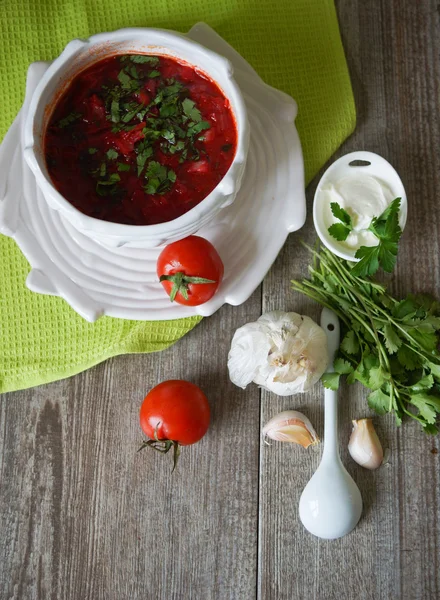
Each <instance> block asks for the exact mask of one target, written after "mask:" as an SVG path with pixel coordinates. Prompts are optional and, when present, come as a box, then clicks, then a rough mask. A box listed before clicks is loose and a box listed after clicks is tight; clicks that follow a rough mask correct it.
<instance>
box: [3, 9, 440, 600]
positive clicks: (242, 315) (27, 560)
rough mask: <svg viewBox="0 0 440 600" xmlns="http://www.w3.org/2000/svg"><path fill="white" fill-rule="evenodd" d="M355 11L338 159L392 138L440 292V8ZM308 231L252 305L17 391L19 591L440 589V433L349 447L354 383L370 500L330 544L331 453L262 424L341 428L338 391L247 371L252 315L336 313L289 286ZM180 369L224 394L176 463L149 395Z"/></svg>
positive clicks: (11, 556) (7, 443)
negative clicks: (147, 412)
mask: <svg viewBox="0 0 440 600" xmlns="http://www.w3.org/2000/svg"><path fill="white" fill-rule="evenodd" d="M337 8H338V14H339V19H340V26H341V33H342V37H343V41H344V45H345V49H346V54H347V59H348V62H349V66H350V70H351V75H352V81H353V86H354V90H355V96H356V102H357V107H358V127H357V130H356V133H355V134H354V135H353V136H352V137H351V138H350V140H348V141H347V142H346V143H345V145H344V147H343V148H341V150H340V152H339V154H342V153H346V152H349V151H351V150H355V149H368V150H372V151H376V152H379V153H380V154H382V155H383V156H385V157H386V158H388V159H389V160H390V161H391V162H392V163H393V164H394V165H395V167H396V168H397V170H398V171H399V172H400V173H401V175H402V178H403V180H404V183H405V185H406V189H407V193H408V198H409V203H410V204H409V221H408V225H407V228H406V231H405V235H404V239H403V243H402V250H401V254H400V259H399V264H398V268H397V271H396V273H395V274H394V276H393V278H392V281H391V285H392V288H393V290H394V292H395V293H396V294H404V293H406V292H408V291H413V290H428V291H431V292H433V293H436V295H437V296H440V264H439V242H440V239H439V238H440V217H439V215H440V210H439V207H440V152H439V151H440V123H439V116H438V111H439V100H440V98H439V95H440V94H439V92H440V58H439V57H440V31H439V30H440V23H439V21H440V9H439V7H438V6H437V2H434V1H433V0H432V1H428V0H426V1H424V2H414V1H411V0H407V1H405V2H403V1H401V0H394V1H392V0H384V1H383V2H380V1H378V0H375V1H373V0H371V1H368V2H366V1H365V0H357V1H354V0H340V1H338V2H337ZM315 183H316V182H315ZM313 192H314V185H313V184H312V185H311V186H310V188H309V190H308V206H309V208H310V207H311V200H312V197H313ZM300 237H304V238H305V239H306V240H309V241H312V240H313V238H314V232H313V225H312V221H311V216H310V214H309V217H308V220H307V224H306V227H305V228H304V229H303V230H302V232H301V234H300V235H298V234H296V235H295V234H294V235H292V236H290V238H289V239H288V241H287V243H286V245H285V247H284V249H283V250H282V252H281V254H280V256H279V258H278V260H277V261H276V263H275V264H274V266H273V268H272V270H271V271H270V273H269V274H268V276H267V277H266V279H265V281H264V283H263V285H262V287H261V288H260V289H258V290H257V291H256V292H255V294H254V295H253V296H252V298H251V299H250V300H249V301H248V302H247V303H246V304H244V305H243V306H241V307H237V308H232V307H228V306H225V307H224V308H222V309H221V310H220V311H219V312H218V313H217V314H216V315H214V316H213V317H212V318H210V319H206V320H204V321H203V322H202V323H201V325H200V326H198V327H197V328H196V329H195V330H194V331H193V332H192V333H191V334H189V335H188V336H187V337H185V338H184V339H183V340H181V341H180V342H179V343H178V344H177V345H176V346H175V347H173V348H171V349H169V350H167V351H165V352H162V353H159V354H154V355H146V356H125V357H119V358H116V359H113V360H109V361H107V362H106V363H105V364H102V365H100V366H98V367H96V368H94V369H91V370H90V371H88V372H86V373H83V374H81V375H78V376H77V377H74V378H71V379H68V380H66V381H62V382H57V383H53V384H51V385H46V386H42V387H39V388H37V389H33V390H28V391H23V392H18V393H11V394H6V395H4V396H2V397H1V399H0V598H1V600H6V599H8V600H9V599H12V598H14V599H17V600H25V599H31V598H32V599H34V598H39V599H44V600H45V599H51V600H59V599H63V600H64V599H69V600H88V599H93V600H101V599H102V600H104V599H105V600H125V599H130V600H137V599H142V600H165V599H167V600H170V599H173V600H190V599H191V600H210V599H213V600H214V599H215V600H227V599H231V600H250V599H252V598H258V599H260V600H281V599H286V600H287V599H289V600H290V599H292V598H298V599H301V600H302V599H307V600H310V599H318V600H321V599H322V600H327V599H335V600H336V599H348V600H351V599H353V600H355V599H356V600H358V599H359V600H373V599H374V600H388V599H390V600H400V599H401V600H413V599H414V600H431V599H432V600H434V599H437V598H440V524H439V523H440V502H439V471H440V469H439V461H440V454H436V453H435V452H434V449H438V448H439V439H438V438H429V437H427V436H425V435H424V434H422V432H421V431H420V430H419V428H418V426H417V425H416V424H415V423H405V424H404V426H403V427H402V428H401V429H400V430H396V428H395V426H394V423H393V421H392V419H391V418H382V419H380V420H377V421H376V422H377V428H378V431H379V435H380V437H381V439H382V440H383V442H384V445H385V446H386V447H388V448H389V449H390V460H389V464H387V465H386V466H384V467H383V468H381V469H380V470H379V471H377V472H375V473H371V472H368V471H365V470H362V469H361V468H359V467H357V466H356V465H355V464H354V463H353V462H352V461H350V460H349V459H348V457H347V452H346V449H345V446H346V442H347V440H348V436H349V433H350V429H351V426H350V419H351V418H354V417H361V416H364V415H366V414H368V410H367V409H366V404H365V400H364V394H363V392H362V390H361V389H360V388H355V387H351V388H350V389H344V390H343V393H342V397H341V409H340V421H341V440H342V441H343V458H344V460H345V462H346V464H347V466H348V468H349V470H350V472H351V473H352V475H353V477H354V478H355V480H356V481H357V483H358V485H359V487H360V488H361V491H362V495H363V498H364V503H365V510H364V514H363V517H362V520H361V522H360V524H359V526H358V527H357V529H356V530H355V531H354V532H353V533H351V534H350V535H348V536H347V537H345V538H343V539H341V540H337V541H333V542H326V541H319V540H317V539H315V538H312V537H311V536H310V535H308V534H307V533H305V531H304V530H303V528H302V526H301V525H300V523H299V522H298V500H299V496H300V493H301V490H302V488H303V486H304V485H305V484H306V482H307V480H308V479H309V477H310V476H311V474H312V472H313V470H314V469H315V468H316V466H317V464H318V461H319V454H320V449H319V448H314V449H309V450H308V451H305V450H303V449H301V448H296V447H290V446H287V447H286V445H282V444H275V443H274V444H273V445H271V446H266V445H263V444H262V443H261V438H260V428H261V424H262V423H264V422H265V421H266V420H268V419H269V418H270V417H271V416H272V415H274V414H275V413H276V412H278V411H279V410H282V409H287V408H299V409H301V410H304V412H306V413H307V414H308V415H309V416H310V418H311V420H312V422H314V423H315V424H316V427H317V429H318V432H319V433H321V434H322V428H323V422H322V416H323V415H322V403H321V395H322V394H321V390H320V389H319V388H318V387H317V388H316V389H315V391H314V392H313V393H312V394H308V395H305V396H304V397H300V398H299V399H298V398H293V399H291V398H290V399H289V398H284V399H282V398H277V397H275V396H274V395H271V394H267V393H263V394H260V392H259V390H258V389H257V388H256V387H254V386H251V387H250V388H249V389H248V390H247V391H246V392H243V391H241V390H239V389H238V388H235V387H234V386H233V385H232V384H230V383H229V381H228V377H227V371H226V357H227V353H228V348H229V343H230V339H231V337H232V334H233V332H234V331H235V329H236V328H237V327H239V326H240V325H242V324H243V323H245V322H246V321H251V320H254V319H256V318H257V317H258V316H259V315H260V314H261V312H262V311H267V310H270V309H275V308H282V309H291V310H296V311H299V312H301V311H304V312H305V313H307V314H309V315H310V316H313V317H315V318H318V315H319V310H318V308H317V307H316V306H315V305H313V304H312V303H310V302H308V301H306V300H305V299H304V298H303V297H300V296H298V295H294V294H293V293H291V292H290V291H289V280H290V279H291V278H292V277H298V276H300V275H302V274H305V273H306V266H307V263H308V257H307V256H306V255H305V253H304V250H302V249H301V247H300V245H299V238H300ZM171 377H173V378H175V377H182V378H186V379H190V380H192V381H194V382H196V383H198V384H200V385H201V386H202V387H203V389H204V390H205V391H206V393H207V395H208V397H209V399H210V402H211V406H212V425H211V428H210V430H209V434H208V435H207V436H206V437H205V438H204V439H203V440H202V442H200V443H199V444H197V445H196V446H194V447H192V448H187V449H185V450H184V452H183V453H182V457H181V463H180V465H179V468H178V470H177V471H176V472H175V473H174V474H173V475H171V472H170V464H169V461H168V460H163V457H162V456H160V455H159V454H156V453H153V452H144V453H140V454H136V452H135V451H136V449H137V447H138V444H139V441H140V439H141V435H140V432H139V427H138V410H139V405H140V402H141V400H142V398H143V396H144V394H145V392H146V391H147V390H148V389H149V388H151V387H152V386H153V385H154V384H155V383H157V382H158V381H161V380H164V379H167V378H171Z"/></svg>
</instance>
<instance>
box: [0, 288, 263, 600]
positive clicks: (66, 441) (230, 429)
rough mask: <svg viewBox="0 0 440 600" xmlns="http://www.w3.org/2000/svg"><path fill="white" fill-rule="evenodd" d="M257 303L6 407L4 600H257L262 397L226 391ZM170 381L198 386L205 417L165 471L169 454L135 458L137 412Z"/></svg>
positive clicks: (0, 584) (7, 399) (1, 436)
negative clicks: (161, 348)
mask: <svg viewBox="0 0 440 600" xmlns="http://www.w3.org/2000/svg"><path fill="white" fill-rule="evenodd" d="M260 298H261V291H260V290H258V291H257V292H256V294H255V295H254V297H253V298H251V299H250V300H249V301H248V302H247V303H246V305H245V306H242V307H240V308H236V309H234V308H232V307H225V309H223V310H222V311H221V312H220V313H218V314H217V315H215V316H214V317H212V318H210V319H209V320H205V321H203V322H202V323H201V324H200V325H199V326H198V327H197V328H196V329H195V330H194V331H193V332H191V333H190V334H189V335H188V336H186V337H185V338H184V339H183V340H181V341H180V342H179V344H177V345H175V346H174V347H173V348H170V349H169V350H167V351H165V352H161V353H158V354H151V355H145V356H142V355H133V356H124V357H118V358H116V359H113V360H110V361H107V362H106V363H104V364H102V365H100V366H98V367H96V368H94V369H91V370H90V371H87V372H85V373H83V374H81V375H78V376H76V377H74V378H71V379H69V380H65V381H62V382H58V383H53V384H51V385H46V386H41V387H39V388H35V389H33V390H28V391H24V392H21V393H12V394H7V395H5V396H3V397H2V402H1V404H0V406H1V413H0V456H1V464H0V482H1V484H0V515H1V543H0V598H1V599H2V600H3V599H5V600H6V599H12V598H14V599H17V600H25V599H28V598H29V599H31V598H32V599H34V598H38V599H42V600H43V599H44V600H46V599H51V600H60V599H69V600H88V599H93V600H101V599H102V600H123V599H130V600H132V599H137V598H139V599H140V598H142V599H146V600H150V599H151V600H157V599H162V598H163V599H165V598H166V599H167V600H168V599H179V600H180V599H181V598H185V599H194V600H199V599H200V598H204V599H208V600H209V599H212V600H217V599H218V598H247V597H255V594H256V591H255V590H256V575H255V568H256V560H257V558H256V553H257V530H258V527H257V512H258V448H259V434H258V432H259V396H258V393H257V392H256V391H255V390H250V391H249V392H245V393H243V392H242V391H241V390H239V389H238V388H236V387H235V386H233V385H232V384H231V383H230V382H229V381H228V377H227V372H226V359H227V353H228V349H229V345H230V336H231V335H232V332H233V331H235V329H236V328H237V327H239V326H240V325H242V324H243V323H244V322H246V321H247V320H248V319H251V320H253V319H256V318H257V317H258V316H259V314H260ZM170 378H185V379H189V380H190V381H193V382H195V383H197V384H199V385H200V386H201V387H202V388H203V389H204V390H205V391H206V393H207V395H208V398H209V400H210V405H211V410H212V421H211V427H210V430H209V433H208V435H207V436H206V437H205V438H204V439H203V440H202V441H201V442H200V443H199V444H197V445H196V446H193V447H191V448H183V450H182V455H181V458H180V464H179V466H178V469H177V470H176V471H175V472H174V473H173V474H171V467H172V462H171V457H170V456H166V457H163V456H161V455H160V454H159V453H156V452H153V451H149V450H145V451H143V452H142V453H139V454H137V453H136V451H137V449H138V447H139V445H140V442H141V440H142V435H141V432H140V429H139V418H138V414H139V408H140V404H141V401H142V399H143V397H144V395H145V393H146V391H147V390H149V389H150V388H151V387H152V386H153V385H155V384H156V383H158V382H159V381H161V380H165V379H170ZM243 436H245V438H246V440H245V442H246V443H239V441H240V440H241V439H242V438H243Z"/></svg>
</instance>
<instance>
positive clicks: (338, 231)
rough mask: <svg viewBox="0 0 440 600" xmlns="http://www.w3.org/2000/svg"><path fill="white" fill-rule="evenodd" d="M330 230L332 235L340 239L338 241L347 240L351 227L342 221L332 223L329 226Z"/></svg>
mask: <svg viewBox="0 0 440 600" xmlns="http://www.w3.org/2000/svg"><path fill="white" fill-rule="evenodd" d="M328 232H329V234H330V235H331V236H332V237H334V238H335V239H336V240H338V242H345V240H346V239H347V238H348V236H349V234H350V232H351V229H349V228H348V227H347V226H346V225H343V224H342V223H333V225H330V227H329V228H328Z"/></svg>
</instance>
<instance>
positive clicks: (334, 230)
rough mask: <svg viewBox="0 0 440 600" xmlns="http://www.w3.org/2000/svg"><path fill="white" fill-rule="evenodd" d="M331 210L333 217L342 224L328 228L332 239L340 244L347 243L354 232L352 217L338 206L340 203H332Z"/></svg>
mask: <svg viewBox="0 0 440 600" xmlns="http://www.w3.org/2000/svg"><path fill="white" fill-rule="evenodd" d="M330 208H331V211H332V213H333V216H334V217H335V218H336V219H338V221H341V222H340V223H334V224H333V225H331V226H330V227H329V228H328V232H329V234H330V235H331V236H332V237H334V238H335V239H336V240H338V242H345V240H346V239H347V238H348V236H349V234H350V232H351V231H352V230H353V224H352V222H351V217H350V215H349V214H348V212H347V211H346V210H345V209H343V208H342V207H341V206H340V205H339V204H338V202H331V203H330Z"/></svg>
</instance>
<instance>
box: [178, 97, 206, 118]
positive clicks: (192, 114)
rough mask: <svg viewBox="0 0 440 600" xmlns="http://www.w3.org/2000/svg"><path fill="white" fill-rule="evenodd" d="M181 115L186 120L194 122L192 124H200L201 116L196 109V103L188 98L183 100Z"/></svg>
mask: <svg viewBox="0 0 440 600" xmlns="http://www.w3.org/2000/svg"><path fill="white" fill-rule="evenodd" d="M182 108H183V113H184V115H185V116H186V120H191V121H194V123H200V121H201V120H202V114H201V112H200V111H199V109H198V108H197V107H196V103H195V102H194V101H193V100H190V99H189V98H185V100H184V101H183V102H182Z"/></svg>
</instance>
